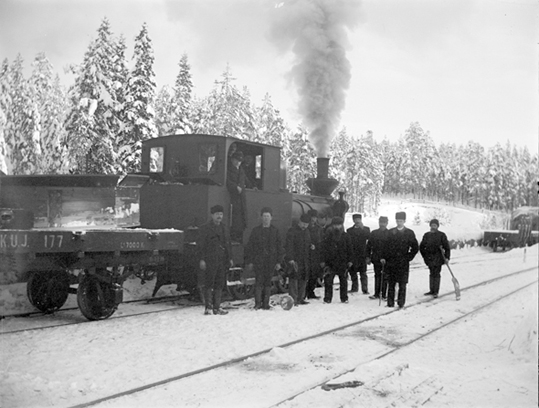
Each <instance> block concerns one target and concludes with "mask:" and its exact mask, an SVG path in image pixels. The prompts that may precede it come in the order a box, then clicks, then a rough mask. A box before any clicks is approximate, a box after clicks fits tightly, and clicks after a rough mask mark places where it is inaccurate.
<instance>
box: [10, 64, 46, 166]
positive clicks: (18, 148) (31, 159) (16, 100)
mask: <svg viewBox="0 0 539 408" xmlns="http://www.w3.org/2000/svg"><path fill="white" fill-rule="evenodd" d="M5 75H6V79H7V86H6V88H7V93H8V95H7V99H8V106H7V109H6V112H5V116H6V127H5V129H4V140H5V143H6V150H7V160H6V162H7V163H6V164H7V169H8V172H9V173H10V174H34V173H36V171H37V168H36V165H35V163H36V162H37V161H38V158H39V157H40V156H41V144H40V140H39V134H40V122H41V120H40V119H41V118H40V115H39V110H38V109H37V105H36V103H35V102H34V101H32V98H31V91H30V87H29V85H28V81H27V80H26V79H25V78H24V76H23V59H22V57H21V55H20V54H19V55H17V57H16V58H15V61H13V63H12V64H11V65H10V66H9V67H8V69H7V72H6V74H5Z"/></svg>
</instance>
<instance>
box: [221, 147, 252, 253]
mask: <svg viewBox="0 0 539 408" xmlns="http://www.w3.org/2000/svg"><path fill="white" fill-rule="evenodd" d="M242 161H243V153H242V152H241V151H239V150H237V151H235V152H234V153H233V154H232V155H231V156H230V162H229V164H228V171H227V177H226V188H227V190H228V192H229V193H230V204H231V205H232V225H231V227H230V234H231V237H232V239H233V240H235V241H238V242H242V241H243V231H244V230H245V228H246V227H247V202H246V200H245V179H246V178H245V172H244V170H243V167H241V162H242Z"/></svg>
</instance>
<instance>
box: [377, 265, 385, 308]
mask: <svg viewBox="0 0 539 408" xmlns="http://www.w3.org/2000/svg"><path fill="white" fill-rule="evenodd" d="M385 266H386V264H385V263H383V264H382V270H381V271H380V292H379V293H378V306H381V305H382V293H384V268H385Z"/></svg>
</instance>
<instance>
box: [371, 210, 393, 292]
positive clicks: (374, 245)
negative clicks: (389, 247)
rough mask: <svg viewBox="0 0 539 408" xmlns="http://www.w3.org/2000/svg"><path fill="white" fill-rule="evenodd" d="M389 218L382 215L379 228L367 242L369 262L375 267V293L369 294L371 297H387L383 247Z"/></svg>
mask: <svg viewBox="0 0 539 408" xmlns="http://www.w3.org/2000/svg"><path fill="white" fill-rule="evenodd" d="M387 224H388V219H387V217H380V218H379V219H378V226H379V228H378V229H375V230H373V231H372V232H371V234H370V235H369V241H368V242H367V264H370V263H371V262H372V266H373V268H374V294H373V295H372V296H369V299H380V297H382V299H385V298H386V294H387V275H386V274H383V273H382V269H383V268H382V263H381V262H380V259H381V258H382V248H383V247H384V245H385V242H386V240H387V237H388V229H387Z"/></svg>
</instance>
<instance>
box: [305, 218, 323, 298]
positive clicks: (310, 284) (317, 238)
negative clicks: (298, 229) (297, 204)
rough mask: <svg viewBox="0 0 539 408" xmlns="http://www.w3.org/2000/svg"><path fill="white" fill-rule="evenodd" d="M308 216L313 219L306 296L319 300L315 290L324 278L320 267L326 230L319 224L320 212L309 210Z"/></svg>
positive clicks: (310, 228) (310, 231)
mask: <svg viewBox="0 0 539 408" xmlns="http://www.w3.org/2000/svg"><path fill="white" fill-rule="evenodd" d="M307 214H308V215H309V216H310V217H311V220H310V221H309V227H308V228H309V234H310V235H311V244H312V247H311V248H312V249H311V250H310V252H309V265H310V268H311V269H310V271H309V280H308V281H307V288H306V289H305V292H306V293H305V296H306V298H307V299H319V296H316V293H314V290H315V289H316V285H317V283H318V279H320V278H321V277H322V268H321V267H320V245H321V244H322V236H323V235H324V230H323V229H322V227H321V226H320V225H319V224H318V211H316V210H309V211H307Z"/></svg>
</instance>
